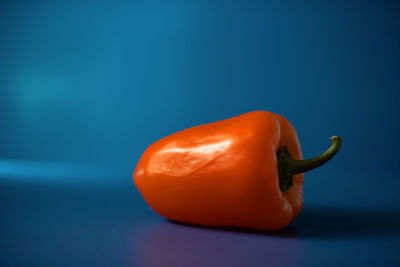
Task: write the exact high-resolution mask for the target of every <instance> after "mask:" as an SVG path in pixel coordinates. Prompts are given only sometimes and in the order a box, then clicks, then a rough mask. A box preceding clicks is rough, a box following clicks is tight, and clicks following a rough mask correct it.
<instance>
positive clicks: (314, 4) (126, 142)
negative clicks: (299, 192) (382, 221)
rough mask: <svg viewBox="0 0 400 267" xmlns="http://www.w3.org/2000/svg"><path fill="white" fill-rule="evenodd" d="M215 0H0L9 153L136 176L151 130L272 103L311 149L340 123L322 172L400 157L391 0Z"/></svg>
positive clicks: (1, 80)
mask: <svg viewBox="0 0 400 267" xmlns="http://www.w3.org/2000/svg"><path fill="white" fill-rule="evenodd" d="M32 2H34V1H32ZM216 2H217V3H206V2H202V1H182V2H171V1H163V2H157V3H156V2H152V1H133V2H131V3H123V4H122V3H114V2H112V1H109V2H104V1H103V2H99V3H94V2H89V1H84V2H80V1H76V2H75V1H72V2H67V1H65V2H57V3H53V2H51V1H48V2H47V1H35V3H29V2H24V3H16V2H11V1H10V2H5V1H2V2H1V3H0V39H1V41H0V116H1V119H0V129H1V131H0V148H1V149H0V158H2V159H3V160H4V159H17V160H19V159H21V160H30V161H32V160H33V161H40V162H48V161H51V162H75V163H83V164H86V163H90V164H93V163H95V164H101V165H103V166H105V167H107V168H109V169H110V170H112V172H115V173H118V174H119V175H121V176H119V177H121V178H120V179H126V177H129V179H130V175H131V173H132V171H133V168H134V167H135V164H136V163H137V160H138V159H139V157H140V155H141V153H142V152H143V151H144V149H145V148H146V147H147V146H148V145H149V144H150V143H152V142H154V141H155V140H157V139H159V138H162V137H164V136H166V135H168V134H171V133H173V132H176V131H179V130H182V129H184V128H187V127H190V126H194V125H198V124H202V123H207V122H213V121H217V120H220V119H224V118H227V117H231V116H235V115H239V114H241V113H244V112H248V111H253V110H267V111H272V112H275V113H279V114H282V115H284V116H286V117H287V118H288V119H289V120H290V121H291V122H292V123H293V124H294V126H295V127H296V129H297V131H298V134H299V138H300V141H301V143H302V148H303V154H304V156H305V157H311V156H314V155H316V154H318V153H320V152H322V151H323V150H325V149H326V148H327V147H328V146H329V139H328V138H329V137H330V136H331V135H340V136H342V138H343V140H344V145H343V150H342V151H341V152H340V156H338V157H337V158H336V159H335V161H333V162H332V163H331V164H328V165H327V166H326V169H325V171H326V172H334V171H340V172H348V173H358V172H360V170H362V171H368V172H376V173H379V172H381V171H382V170H384V171H387V172H392V171H394V170H395V168H396V167H397V155H398V151H399V150H400V145H399V143H400V142H399V141H398V140H397V137H398V136H399V134H400V128H399V106H398V104H399V92H398V89H399V88H400V75H399V70H400V68H399V67H400V35H399V32H400V23H399V20H400V17H399V16H398V14H399V6H398V4H397V3H396V2H389V1H369V2H368V1H361V2H355V1H324V2H321V1H305V2H301V3H299V2H298V1H276V2H274V3H273V2H268V1H226V2H225V1H216ZM124 177H125V178H124ZM55 179H56V178H55Z"/></svg>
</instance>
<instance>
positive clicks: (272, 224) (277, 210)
mask: <svg viewBox="0 0 400 267" xmlns="http://www.w3.org/2000/svg"><path fill="white" fill-rule="evenodd" d="M331 141H332V145H331V147H330V148H329V149H328V150H327V151H326V152H325V153H323V154H322V155H320V156H318V157H315V158H312V159H309V160H302V154H301V149H300V144H299V141H298V138H297V134H296V131H295V129H294V127H293V126H292V125H291V124H290V122H289V121H288V120H287V119H285V118H284V117H282V116H280V115H277V114H274V113H270V112H267V111H254V112H249V113H245V114H242V115H240V116H237V117H233V118H229V119H226V120H222V121H218V122H214V123H209V124H205V125H200V126H196V127H192V128H189V129H186V130H183V131H180V132H177V133H174V134H172V135H169V136H167V137H165V138H162V139H160V140H158V141H157V142H155V143H153V144H152V145H150V146H149V147H148V148H147V149H146V151H145V152H144V153H143V155H142V157H141V158H140V160H139V162H138V164H137V166H136V169H135V171H134V174H133V177H134V182H135V185H136V186H137V188H138V189H139V191H140V193H141V194H142V196H143V198H144V199H145V201H146V202H147V203H148V205H150V207H151V208H152V209H153V210H154V211H156V212H157V213H158V214H160V215H162V216H164V217H166V218H169V219H171V220H175V221H180V222H186V223H192V224H199V225H207V226H234V227H246V228H254V229H260V230H275V229H280V228H283V227H285V226H286V225H288V224H289V223H290V222H291V221H292V220H293V219H294V218H295V217H296V216H297V215H298V214H299V212H300V209H301V207H302V204H303V189H302V186H303V174H302V172H305V171H308V170H311V169H313V168H316V167H318V166H320V165H322V164H324V163H325V162H326V161H328V160H329V159H330V158H332V157H333V156H334V155H335V154H336V152H337V151H338V150H339V148H340V146H341V144H342V140H341V139H340V137H337V136H334V137H331ZM289 152H290V153H289Z"/></svg>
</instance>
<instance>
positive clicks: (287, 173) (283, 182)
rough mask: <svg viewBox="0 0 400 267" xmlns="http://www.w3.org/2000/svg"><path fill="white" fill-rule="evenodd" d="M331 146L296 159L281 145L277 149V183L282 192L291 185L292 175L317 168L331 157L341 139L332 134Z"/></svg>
mask: <svg viewBox="0 0 400 267" xmlns="http://www.w3.org/2000/svg"><path fill="white" fill-rule="evenodd" d="M330 140H331V141H332V144H331V146H330V147H329V149H328V150H327V151H325V152H324V153H322V154H321V155H319V156H317V157H315V158H311V159H307V160H296V159H293V158H292V156H291V155H290V153H289V151H288V149H287V147H283V148H282V149H279V151H278V155H277V156H278V169H279V185H280V188H281V190H282V191H283V192H287V191H288V189H289V188H290V187H291V186H292V185H293V175H295V174H297V173H303V172H307V171H310V170H312V169H315V168H318V167H319V166H321V165H323V164H324V163H325V162H327V161H328V160H330V159H331V158H333V156H335V155H336V153H337V152H338V151H339V149H340V147H341V146H342V139H341V138H340V137H339V136H332V137H331V138H330Z"/></svg>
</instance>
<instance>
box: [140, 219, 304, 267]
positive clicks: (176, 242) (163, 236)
mask: <svg viewBox="0 0 400 267" xmlns="http://www.w3.org/2000/svg"><path fill="white" fill-rule="evenodd" d="M299 256H300V252H299V240H298V239H297V238H285V237H278V236H271V235H268V234H265V233H263V232H251V231H249V232H246V231H239V230H223V229H214V228H203V227H196V226H190V225H185V224H177V223H173V222H170V221H166V222H165V223H161V224H158V225H156V226H154V228H152V229H148V231H147V232H145V233H144V235H143V237H142V239H140V240H139V243H138V245H137V246H136V253H135V259H134V261H135V263H137V265H138V266H298V265H299V262H300V260H299Z"/></svg>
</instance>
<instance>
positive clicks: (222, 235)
mask: <svg viewBox="0 0 400 267" xmlns="http://www.w3.org/2000/svg"><path fill="white" fill-rule="evenodd" d="M321 173H322V172H321ZM321 173H320V172H317V173H316V174H310V175H307V176H306V177H307V179H306V182H305V188H304V196H305V199H304V207H303V210H302V212H301V214H300V216H299V217H298V218H297V219H296V220H294V221H293V222H292V223H291V224H290V225H289V226H288V227H287V228H285V229H282V230H280V231H276V232H260V231H252V230H244V229H229V228H228V229H226V228H209V227H198V226H193V225H187V224H181V223H176V222H172V221H169V220H167V219H164V218H162V217H161V216H159V215H157V214H156V213H154V212H153V211H152V210H151V209H150V208H149V207H148V206H147V205H146V204H145V202H144V200H143V199H142V197H141V196H140V194H139V192H138V191H137V190H136V188H135V187H134V185H133V183H132V181H131V179H130V176H127V177H122V178H121V177H118V179H117V178H113V179H114V180H112V179H111V178H110V180H109V181H108V183H107V181H106V182H104V181H103V182H102V183H99V182H97V180H96V179H95V178H92V179H82V180H79V179H78V180H77V179H71V180H68V179H67V178H66V177H64V179H57V180H56V181H57V182H53V181H52V180H51V179H40V178H37V179H25V177H8V176H7V175H3V176H2V177H1V178H2V179H0V190H1V194H0V199H1V203H2V204H1V206H0V208H1V214H2V216H1V217H2V220H1V221H0V231H1V237H2V238H1V239H0V250H1V257H0V262H1V265H2V266H15V265H24V266H27V265H37V266H46V265H52V266H55V265H57V266H63V265H64V266H79V265H95V266H101V265H104V266H222V265H225V266H322V265H323V266H338V265H341V266H355V265H362V266H378V265H385V266H391V265H393V266H395V265H397V266H398V264H399V263H400V256H399V253H398V248H399V241H400V213H399V205H398V201H397V200H396V198H395V196H396V191H397V188H398V185H399V181H398V180H397V179H396V178H398V177H395V176H389V175H387V176H381V177H378V176H375V175H372V174H370V175H363V176H361V175H358V176H357V175H351V174H347V175H336V174H335V175H334V174H331V175H329V176H326V175H325V176H324V177H318V176H321ZM48 178H49V177H48ZM349 180H350V181H351V182H350V186H349V183H347V184H346V186H344V184H345V182H346V181H349ZM116 181H122V182H121V183H117V182H116ZM309 183H318V184H319V185H320V186H321V190H317V189H307V185H308V184H309ZM358 183H362V184H363V186H361V187H359V188H355V185H356V184H358ZM310 188H311V187H310ZM312 188H316V186H313V187H312Z"/></svg>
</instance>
